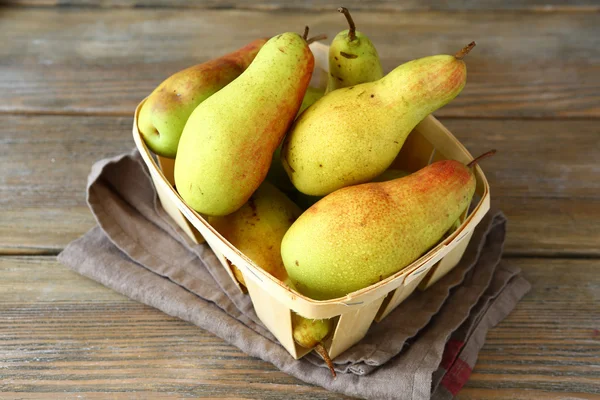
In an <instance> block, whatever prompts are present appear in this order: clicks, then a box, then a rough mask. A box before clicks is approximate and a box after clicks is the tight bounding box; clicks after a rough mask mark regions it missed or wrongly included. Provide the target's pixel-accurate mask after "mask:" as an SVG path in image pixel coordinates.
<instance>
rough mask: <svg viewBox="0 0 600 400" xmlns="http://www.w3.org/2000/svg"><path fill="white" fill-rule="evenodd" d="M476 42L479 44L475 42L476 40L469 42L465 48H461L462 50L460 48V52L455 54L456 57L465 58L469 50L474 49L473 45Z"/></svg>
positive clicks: (458, 58)
mask: <svg viewBox="0 0 600 400" xmlns="http://www.w3.org/2000/svg"><path fill="white" fill-rule="evenodd" d="M476 44H477V43H475V42H471V43H469V44H468V45H466V46H465V47H463V48H462V49H461V50H460V51H459V52H458V53H456V54H455V55H454V57H455V58H456V59H457V60H462V59H463V58H465V56H466V55H467V54H469V52H470V51H471V50H472V49H473V47H475V45H476Z"/></svg>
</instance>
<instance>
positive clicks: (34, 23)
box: [0, 8, 600, 117]
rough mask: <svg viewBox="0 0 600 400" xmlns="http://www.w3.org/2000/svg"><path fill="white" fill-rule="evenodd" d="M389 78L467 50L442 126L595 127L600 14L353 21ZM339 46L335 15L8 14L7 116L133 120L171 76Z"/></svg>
mask: <svg viewBox="0 0 600 400" xmlns="http://www.w3.org/2000/svg"><path fill="white" fill-rule="evenodd" d="M354 17H355V20H356V22H357V24H358V27H359V29H361V30H362V31H364V32H366V33H367V34H368V35H369V36H370V38H371V39H372V40H373V42H374V43H375V44H376V45H377V47H378V49H379V53H380V55H381V58H382V62H383V64H384V67H385V69H386V70H391V69H392V68H393V67H395V66H396V65H399V64H401V63H402V62H405V61H407V60H409V59H412V58H417V57H422V56H426V55H431V54H437V53H454V52H455V51H456V50H457V49H458V48H460V47H461V46H463V45H464V44H465V43H467V42H469V41H471V40H477V41H478V43H479V46H478V47H477V49H476V50H475V51H473V52H472V54H470V55H469V59H468V61H467V62H468V65H469V83H468V85H467V87H466V89H465V90H464V92H463V94H462V95H461V96H459V98H457V99H456V100H455V101H453V102H452V103H451V104H450V105H448V106H446V107H445V108H443V109H442V110H440V111H439V112H438V113H437V115H441V116H454V117H456V116H466V117H599V116H600V62H598V61H599V60H600V48H599V47H598V46H597V43H596V38H597V37H600V23H599V22H600V14H598V13H593V12H590V13H529V12H521V11H508V12H491V11H482V12H476V13H473V12H453V13H447V12H419V11H415V12H412V11H411V12H407V13H404V14H394V13H388V12H356V13H355V16H354ZM306 24H308V25H310V26H311V29H312V32H314V33H327V34H329V35H330V37H333V35H335V34H336V33H337V32H338V31H340V30H341V29H344V28H345V22H344V20H343V18H342V17H341V16H340V15H339V14H338V13H336V12H330V13H318V14H317V13H308V12H301V11H281V12H274V11H240V10H225V11H212V10H202V11H198V12H192V11H190V10H185V9H78V8H75V9H73V8H47V9H22V8H7V9H3V18H2V20H1V21H0V29H1V30H2V32H3V38H4V40H3V41H2V45H0V57H2V59H3V60H4V61H3V62H2V64H1V65H0V111H3V112H21V113H26V112H28V113H57V112H60V113H64V112H69V113H102V114H118V115H128V114H129V113H130V112H131V111H132V110H133V108H134V107H135V105H136V103H137V102H138V101H139V100H140V99H141V98H142V97H144V96H145V95H146V94H148V93H149V92H150V91H151V90H152V89H153V88H154V87H155V86H156V85H157V84H158V83H159V82H161V81H162V80H163V79H164V78H165V77H167V76H168V75H170V74H171V73H173V72H175V71H178V70H180V69H182V68H184V67H187V66H189V65H193V64H195V63H198V62H202V61H206V60H207V59H210V58H213V57H217V56H219V55H221V54H223V53H225V52H228V51H231V50H234V49H236V48H238V47H240V46H242V45H244V44H245V43H247V42H248V41H249V40H250V39H252V38H255V37H259V36H265V35H267V36H268V35H273V34H276V33H278V32H282V31H289V30H295V31H300V30H302V27H303V26H304V25H306Z"/></svg>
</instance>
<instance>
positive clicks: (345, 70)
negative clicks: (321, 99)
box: [327, 7, 383, 92]
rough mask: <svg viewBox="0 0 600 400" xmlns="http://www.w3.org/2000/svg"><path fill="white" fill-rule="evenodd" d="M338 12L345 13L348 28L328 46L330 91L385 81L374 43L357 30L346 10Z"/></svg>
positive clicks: (328, 83) (328, 89) (341, 9)
mask: <svg viewBox="0 0 600 400" xmlns="http://www.w3.org/2000/svg"><path fill="white" fill-rule="evenodd" d="M338 12H340V13H342V14H344V16H345V17H346V20H347V21H348V25H349V28H348V29H346V30H344V31H342V32H340V33H338V34H337V35H336V37H335V38H334V39H333V41H332V42H331V46H330V47H329V79H328V81H327V92H331V91H332V90H335V89H339V88H344V87H349V86H354V85H358V84H359V83H365V82H373V81H376V80H379V79H381V78H383V68H382V67H381V61H379V54H377V50H376V49H375V46H374V45H373V43H372V42H371V40H369V38H368V37H367V36H365V35H364V34H363V33H362V32H359V31H357V30H356V26H355V25H354V21H353V20H352V16H351V15H350V11H348V9H347V8H345V7H340V8H338Z"/></svg>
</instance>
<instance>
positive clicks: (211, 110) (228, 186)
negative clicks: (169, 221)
mask: <svg viewBox="0 0 600 400" xmlns="http://www.w3.org/2000/svg"><path fill="white" fill-rule="evenodd" d="M313 68H314V57H313V54H312V52H311V51H310V49H309V48H308V45H307V43H306V41H305V40H304V39H303V38H302V37H301V36H300V35H298V34H297V33H291V32H289V33H283V34H280V35H277V36H275V37H273V38H271V39H270V40H269V41H268V42H267V43H265V45H264V46H263V47H262V48H261V49H260V51H259V52H258V54H257V55H256V58H255V59H254V61H253V62H252V63H251V64H250V66H249V67H248V69H246V71H244V72H243V73H242V74H241V75H240V76H239V77H238V78H237V79H235V80H234V81H233V82H231V83H230V84H229V85H227V86H225V87H224V88H223V89H221V90H220V91H219V92H217V93H215V94H214V95H212V96H211V97H209V98H208V99H206V100H205V101H204V102H203V103H201V104H200V105H199V106H198V107H196V109H195V110H194V112H192V115H191V116H190V118H189V119H188V121H187V123H186V124H185V128H184V129H183V133H182V135H181V139H180V141H179V147H178V150H177V158H176V159H175V183H176V185H177V190H178V191H179V194H180V195H181V197H182V198H183V199H184V200H185V201H186V202H187V204H188V205H189V206H190V207H192V208H193V209H194V210H196V211H198V212H199V213H202V214H206V215H212V216H221V215H227V214H230V213H232V212H234V211H236V210H237V209H239V208H240V207H241V206H242V205H243V204H244V203H246V201H247V200H248V199H249V198H250V195H251V194H252V193H254V191H255V190H256V189H257V188H258V186H259V185H260V184H261V183H262V182H263V180H264V179H265V177H266V175H267V172H268V170H269V166H270V165H271V160H272V157H273V152H274V151H275V149H276V148H277V146H279V144H280V143H281V141H282V139H283V137H284V135H285V133H286V131H287V130H288V129H289V127H290V125H291V123H292V122H293V120H294V117H295V116H296V114H297V113H298V109H299V108H300V105H301V104H302V99H303V97H304V93H305V92H306V88H307V87H308V83H309V81H310V78H311V75H312V72H313Z"/></svg>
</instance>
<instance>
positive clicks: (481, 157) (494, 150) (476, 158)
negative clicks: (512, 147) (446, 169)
mask: <svg viewBox="0 0 600 400" xmlns="http://www.w3.org/2000/svg"><path fill="white" fill-rule="evenodd" d="M494 154H496V149H493V150H490V151H486V152H485V153H483V154H482V155H480V156H478V157H475V158H474V159H473V161H471V162H470V163H468V164H467V167H469V168H471V167H473V166H475V165H476V164H478V163H479V162H480V161H481V160H483V159H484V158H488V157H491V156H493V155H494Z"/></svg>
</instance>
